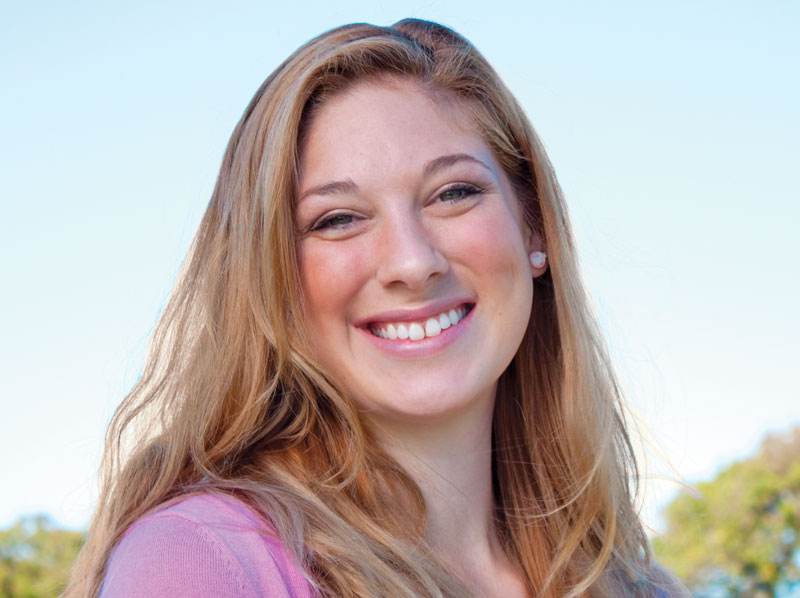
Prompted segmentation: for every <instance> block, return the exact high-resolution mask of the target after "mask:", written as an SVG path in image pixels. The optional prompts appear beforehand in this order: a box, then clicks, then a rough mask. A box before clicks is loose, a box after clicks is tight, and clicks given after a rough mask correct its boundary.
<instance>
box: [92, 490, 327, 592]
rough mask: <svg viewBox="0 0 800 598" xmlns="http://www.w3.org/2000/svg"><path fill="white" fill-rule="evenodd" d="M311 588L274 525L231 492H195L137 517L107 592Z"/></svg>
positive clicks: (113, 562) (115, 555)
mask: <svg viewBox="0 0 800 598" xmlns="http://www.w3.org/2000/svg"><path fill="white" fill-rule="evenodd" d="M311 595H312V593H311V588H310V585H309V584H308V582H307V581H306V579H305V578H304V576H303V574H302V572H301V571H300V569H299V567H298V566H297V564H296V563H295V562H294V560H293V559H292V558H291V557H290V555H289V554H288V553H287V552H286V551H285V550H284V548H283V545H282V544H281V542H280V541H279V540H278V539H277V537H276V536H275V535H274V530H273V529H272V528H271V526H270V525H269V524H268V523H267V522H266V521H265V520H264V519H263V518H262V517H260V516H259V515H257V514H256V513H255V512H254V511H253V510H252V509H251V508H250V507H248V506H247V505H245V504H244V503H243V502H241V501H239V500H237V499H235V498H233V497H229V496H220V495H212V494H196V495H192V496H189V497H187V498H183V499H180V500H177V501H172V502H170V503H168V504H167V505H165V506H164V507H163V508H160V509H158V510H156V511H154V512H151V513H149V514H147V515H145V516H144V517H142V518H141V519H139V520H138V521H137V522H136V523H134V524H133V525H132V526H131V527H130V528H128V530H127V531H126V532H125V534H124V535H123V537H122V539H121V540H120V542H119V544H118V545H117V547H116V548H115V549H114V551H113V552H112V554H111V557H110V559H109V563H108V567H107V568H106V575H105V579H104V581H103V587H102V590H101V596H102V597H103V598H127V597H129V596H153V597H159V596H169V597H171V598H173V597H174V598H193V597H195V596H197V597H199V596H231V597H233V596H237V597H238V596H246V597H249V596H253V597H256V596H259V597H261V596H264V597H266V598H300V597H302V598H306V597H310V596H311Z"/></svg>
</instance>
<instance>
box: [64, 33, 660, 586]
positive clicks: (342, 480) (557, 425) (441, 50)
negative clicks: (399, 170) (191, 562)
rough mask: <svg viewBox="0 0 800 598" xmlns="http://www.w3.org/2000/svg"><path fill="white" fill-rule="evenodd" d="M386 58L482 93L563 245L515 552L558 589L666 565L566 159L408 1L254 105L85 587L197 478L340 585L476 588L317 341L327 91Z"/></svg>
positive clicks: (520, 456)
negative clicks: (312, 246) (403, 13)
mask: <svg viewBox="0 0 800 598" xmlns="http://www.w3.org/2000/svg"><path fill="white" fill-rule="evenodd" d="M381 77H396V78H404V79H410V80H414V81H415V82H416V83H417V84H418V85H420V86H421V88H422V89H423V90H425V91H427V92H429V93H431V94H436V95H437V96H438V97H441V98H442V101H455V102H458V103H459V104H460V105H461V106H463V107H464V108H466V109H467V110H468V112H469V114H470V116H471V117H472V118H474V122H475V126H476V127H477V130H478V131H479V132H480V134H481V136H482V137H483V139H484V140H485V141H486V143H487V144H488V146H489V147H490V149H491V150H492V152H493V154H494V156H495V157H496V159H497V160H498V162H499V164H500V165H501V167H502V168H503V170H504V171H505V173H506V174H507V176H508V177H509V179H510V180H511V182H512V184H513V187H514V189H515V192H516V195H517V197H518V199H519V201H520V204H521V206H522V210H523V212H524V214H525V218H526V220H527V223H528V225H529V226H531V227H532V228H533V229H534V230H535V231H536V232H537V233H538V234H539V236H540V237H541V238H542V240H543V242H544V244H545V246H546V250H547V254H548V258H549V264H550V269H549V272H548V273H546V274H545V275H544V276H542V277H540V278H538V279H536V280H535V282H534V284H535V286H536V289H535V293H534V301H533V307H532V315H531V318H530V323H529V326H528V329H527V332H526V334H525V337H524V339H523V341H522V344H521V346H520V348H519V350H518V352H517V354H516V356H515V358H514V360H513V361H512V363H511V365H510V366H509V367H508V369H507V370H506V371H505V372H504V373H503V374H502V376H501V378H500V380H499V383H498V389H497V395H496V407H495V415H494V424H493V425H494V428H493V464H492V467H493V479H494V486H495V487H494V497H495V505H496V519H497V528H498V530H499V533H500V537H501V538H500V539H501V541H502V545H503V548H504V550H505V551H506V554H507V555H508V558H509V559H510V560H511V561H512V562H513V563H515V565H516V566H517V567H518V569H519V571H520V572H521V573H522V575H523V577H524V580H525V584H526V586H527V589H528V592H529V594H530V595H536V596H540V597H542V598H564V597H567V598H570V597H576V596H580V595H589V596H593V597H610V596H612V595H617V596H618V595H621V593H620V587H623V586H625V587H634V586H636V584H635V583H628V581H629V580H636V579H637V578H638V579H639V580H640V581H641V580H642V579H646V578H647V576H648V571H649V570H650V564H649V552H648V547H647V542H646V539H645V536H644V534H643V531H642V527H641V524H640V522H639V520H638V517H637V515H636V512H635V511H634V508H633V506H632V496H633V494H634V492H635V484H636V479H637V473H636V466H635V461H634V455H633V451H632V448H631V443H630V441H629V438H628V435H627V432H626V425H625V421H624V417H623V413H624V411H623V406H622V403H621V401H620V397H619V392H618V389H617V385H616V383H615V380H614V376H613V372H612V369H611V366H610V364H609V359H608V356H607V352H606V349H605V348H604V344H603V341H602V338H601V335H600V334H599V332H598V329H597V326H596V323H595V320H594V317H593V315H592V312H591V310H590V308H589V304H588V301H587V298H586V295H585V292H584V289H583V286H582V283H581V279H580V275H579V268H578V263H577V256H576V251H575V246H574V243H573V238H572V234H571V231H570V225H569V221H568V216H567V212H566V206H565V204H564V201H563V199H562V195H561V192H560V190H559V187H558V184H557V182H556V179H555V175H554V173H553V170H552V167H551V165H550V163H549V161H548V158H547V156H546V154H545V152H544V149H543V147H542V145H541V143H540V141H539V139H538V138H537V136H536V134H535V133H534V131H533V129H532V127H531V126H530V124H529V122H528V120H527V118H526V116H525V114H524V112H523V110H522V109H521V107H520V106H519V105H518V103H517V102H516V100H515V99H514V97H513V96H512V95H511V93H510V92H509V91H508V90H507V89H506V87H505V85H504V84H503V82H502V81H501V80H500V78H499V76H498V75H497V74H496V73H495V71H494V70H493V69H492V68H491V66H490V65H489V64H488V63H487V62H486V60H485V59H484V58H483V57H482V56H481V55H480V54H479V53H478V51H477V50H476V49H475V48H474V47H472V45H471V44H470V43H469V42H468V41H467V40H465V39H464V38H463V37H461V36H459V35H458V34H457V33H455V32H453V31H452V30H450V29H447V28H446V27H443V26H441V25H437V24H434V23H430V22H425V21H418V20H411V19H409V20H404V21H401V22H399V23H397V24H395V25H394V26H392V27H388V28H384V27H375V26H372V25H364V24H358V25H348V26H345V27H341V28H338V29H334V30H332V31H329V32H327V33H324V34H322V35H321V36H319V37H317V38H315V39H313V40H311V41H309V42H308V43H307V44H305V45H304V46H303V47H301V48H300V49H298V50H297V51H296V52H295V53H294V54H293V55H292V56H290V57H289V58H288V59H287V60H286V61H285V62H284V63H283V64H282V65H281V66H279V67H278V68H277V69H276V70H275V72H273V73H272V74H271V75H270V76H269V78H268V79H267V80H266V81H265V82H264V84H263V85H262V86H261V88H260V89H259V90H258V92H257V93H256V95H255V97H254V98H253V100H252V101H251V103H250V105H249V106H248V107H247V109H246V110H245V112H244V115H243V116H242V119H241V120H240V122H239V123H238V125H237V126H236V129H235V131H234V132H233V135H232V137H231V140H230V143H229V145H228V148H227V150H226V153H225V156H224V158H223V162H222V167H221V170H220V173H219V177H218V179H217V183H216V186H215V189H214V192H213V196H212V198H211V201H210V203H209V206H208V208H207V210H206V213H205V215H204V217H203V219H202V222H201V224H200V228H199V231H198V232H197V235H196V237H195V239H194V242H193V245H192V248H191V251H190V253H189V256H188V257H187V259H186V261H185V263H184V266H183V268H182V270H181V272H180V274H179V278H178V282H177V283H176V286H175V289H174V291H173V293H172V296H171V298H170V300H169V302H168V304H167V306H166V307H165V309H164V311H163V313H162V315H161V318H160V320H159V323H158V325H157V327H156V330H155V332H154V335H153V338H152V340H151V345H150V348H149V354H148V358H147V361H146V364H145V367H144V370H143V373H142V375H141V378H140V380H139V381H138V383H137V384H136V386H135V387H134V388H133V390H132V391H131V392H130V394H129V395H128V396H127V397H126V398H125V400H124V401H123V402H122V404H121V405H120V407H119V408H118V410H117V412H116V413H115V415H114V418H113V420H112V421H111V424H110V426H109V429H108V433H107V437H106V448H105V453H104V457H103V462H102V468H101V492H100V496H99V501H98V504H97V508H96V511H95V514H94V517H93V519H92V523H91V526H90V529H89V535H88V540H87V542H86V544H85V546H84V548H83V550H82V552H81V554H80V556H79V558H78V560H77V562H76V564H75V567H74V570H73V574H72V580H71V582H70V584H69V586H68V588H67V590H66V596H69V597H73V596H95V595H96V594H97V593H98V591H99V589H100V586H101V584H102V579H103V575H104V571H105V567H106V564H107V561H108V557H109V554H110V552H111V550H112V549H113V548H114V546H115V544H116V543H117V542H118V541H119V539H120V538H121V536H122V534H123V533H124V532H125V530H126V529H127V528H128V527H129V526H130V525H131V524H132V523H133V522H134V521H136V520H137V519H138V518H139V517H141V516H142V515H143V514H144V513H146V512H148V511H150V510H152V509H154V508H156V507H157V506H159V505H161V504H162V503H164V502H165V501H168V500H170V499H174V498H176V497H179V496H181V495H185V494H187V493H191V492H196V491H207V492H228V493H234V494H236V495H237V496H238V497H240V498H241V499H242V500H245V501H246V502H248V503H249V504H251V505H252V506H254V507H255V508H256V509H258V510H259V511H260V512H262V513H263V514H264V515H265V517H266V518H267V519H268V520H269V522H270V523H271V524H272V526H274V531H275V533H277V534H278V536H279V537H280V539H281V540H282V542H283V543H284V545H285V546H286V547H287V549H288V550H290V551H291V552H292V553H293V554H294V555H295V556H296V558H297V559H298V562H299V563H300V564H301V566H302V567H303V569H304V571H305V572H306V574H307V576H308V578H309V580H310V581H311V583H312V584H314V585H315V586H316V587H317V589H318V590H319V591H320V592H321V593H322V594H323V595H326V596H345V597H351V596H352V597H366V596H394V597H404V596H407V597H409V598H410V597H412V596H414V597H416V596H465V595H469V590H468V589H467V588H465V587H464V586H463V585H462V583H461V582H460V581H459V580H458V579H457V578H456V577H455V576H454V575H453V574H451V573H450V572H448V571H447V569H446V567H444V566H443V565H442V564H441V563H440V562H438V561H437V559H436V556H435V555H434V554H432V552H431V551H430V550H429V548H428V547H427V546H426V544H425V542H424V540H423V532H424V529H425V517H426V513H425V504H424V500H423V498H422V495H421V492H420V490H419V488H418V487H417V486H416V485H415V484H414V482H413V481H412V480H411V478H410V476H409V475H408V474H407V473H406V472H405V471H404V470H403V469H402V468H401V467H400V466H399V465H398V464H397V463H396V462H395V461H393V460H392V459H391V458H390V457H389V456H388V455H387V454H386V453H385V452H384V451H383V450H381V448H380V446H379V445H378V443H377V442H376V440H375V438H374V437H373V435H372V434H371V432H370V429H369V427H368V426H367V425H365V423H364V422H362V421H361V419H360V417H359V416H358V414H357V410H356V408H355V407H354V405H353V403H352V401H351V400H350V399H349V398H348V397H347V395H346V393H345V392H344V391H343V390H342V389H341V388H337V386H336V384H335V383H334V382H333V381H332V380H331V379H330V378H329V377H328V376H327V375H326V372H325V371H324V369H323V368H322V367H320V365H319V364H318V363H317V362H316V361H315V359H314V355H313V353H312V352H311V351H310V350H309V348H308V342H307V341H306V339H307V338H308V335H307V333H306V331H305V330H304V318H303V296H302V292H301V287H300V282H299V275H298V263H297V255H296V252H297V238H296V234H295V218H294V208H295V202H296V197H297V170H298V168H297V164H298V153H299V149H298V148H299V146H300V143H301V139H302V135H303V131H304V128H305V127H307V124H308V122H309V119H311V118H312V117H313V115H314V113H315V110H316V108H317V107H319V106H320V105H321V104H322V103H323V102H325V101H326V100H327V99H328V98H330V97H332V96H333V95H335V94H338V93H341V92H343V91H344V90H346V89H347V88H348V86H350V85H352V84H353V83H354V82H357V81H362V80H366V79H371V78H381ZM398 500H400V501H403V503H404V509H403V512H402V519H401V517H400V515H399V514H398V509H397V504H398ZM409 521H411V522H413V525H409ZM620 580H624V581H622V582H621V581H620ZM641 585H642V584H641V583H639V586H641ZM639 586H637V587H639ZM640 595H647V594H646V593H640Z"/></svg>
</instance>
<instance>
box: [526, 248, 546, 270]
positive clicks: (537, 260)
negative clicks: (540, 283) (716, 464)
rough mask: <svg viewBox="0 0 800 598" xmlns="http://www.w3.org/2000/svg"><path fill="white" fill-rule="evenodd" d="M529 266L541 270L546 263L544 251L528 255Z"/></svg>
mask: <svg viewBox="0 0 800 598" xmlns="http://www.w3.org/2000/svg"><path fill="white" fill-rule="evenodd" d="M529 257H530V260H531V266H533V267H534V268H541V267H543V266H544V265H545V263H546V262H547V254H546V253H545V252H544V251H533V252H531V254H530V256H529Z"/></svg>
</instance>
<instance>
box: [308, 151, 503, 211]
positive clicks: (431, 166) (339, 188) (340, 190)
mask: <svg viewBox="0 0 800 598" xmlns="http://www.w3.org/2000/svg"><path fill="white" fill-rule="evenodd" d="M463 161H469V162H475V163H476V164H480V165H481V166H483V167H484V168H485V169H486V170H488V171H490V172H493V171H492V169H491V168H489V166H488V165H487V164H486V163H485V162H483V161H482V160H478V158H476V157H475V156H471V155H469V154H447V155H444V156H439V157H438V158H434V159H433V160H431V161H430V162H427V163H426V164H425V166H424V167H423V169H422V174H423V176H426V177H427V176H431V175H432V174H435V173H437V172H439V171H440V170H444V169H445V168H448V167H450V166H452V165H453V164H457V163H458V162H463ZM347 193H351V194H355V193H358V185H356V184H355V183H354V182H353V180H352V179H349V178H348V179H344V180H342V181H331V182H328V183H324V184H322V185H317V186H316V187H311V188H310V189H307V190H306V191H304V192H303V193H302V194H301V195H300V198H299V199H298V200H297V202H298V203H300V202H301V201H303V200H304V199H305V198H306V197H308V196H310V195H338V194H347Z"/></svg>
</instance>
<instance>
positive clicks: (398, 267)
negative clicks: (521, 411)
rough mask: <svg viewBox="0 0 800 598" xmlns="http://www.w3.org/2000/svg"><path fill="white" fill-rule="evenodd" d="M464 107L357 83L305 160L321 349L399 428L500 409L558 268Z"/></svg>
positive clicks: (315, 124) (302, 215)
mask: <svg viewBox="0 0 800 598" xmlns="http://www.w3.org/2000/svg"><path fill="white" fill-rule="evenodd" d="M457 108H458V107H457V106H456V107H454V106H449V107H447V108H446V107H445V106H442V105H437V104H436V103H435V102H434V101H433V100H432V99H431V97H430V96H429V95H427V94H425V93H423V92H422V91H420V90H419V89H418V88H417V87H416V86H415V85H414V84H413V83H411V82H406V81H399V80H398V81H393V82H391V83H377V82H372V83H360V84H356V85H355V86H354V87H352V88H350V89H349V90H348V91H346V92H345V93H343V94H341V95H339V96H336V97H334V98H333V99H331V100H329V101H328V102H327V103H325V104H323V105H322V106H321V108H320V109H319V110H318V112H317V113H316V115H315V117H314V118H313V120H312V122H311V124H310V127H309V129H308V132H307V133H308V134H307V137H306V140H305V143H304V145H303V148H302V153H301V159H300V179H299V190H300V195H299V201H298V205H297V216H296V219H297V226H298V228H299V230H300V231H301V232H300V241H299V258H300V269H301V280H302V288H303V292H304V296H305V300H306V308H307V318H308V323H309V329H310V331H311V335H312V339H311V340H312V347H313V350H314V351H315V355H316V357H317V359H318V360H319V361H320V363H321V364H322V366H323V367H325V368H326V370H327V371H328V373H329V374H330V375H331V376H332V377H333V379H334V381H336V382H337V383H338V384H339V385H341V386H342V387H343V388H344V389H345V390H346V391H347V392H349V393H350V394H351V395H352V396H353V398H354V399H355V400H356V401H357V402H358V404H359V406H360V407H361V408H362V409H363V410H365V411H367V412H369V414H370V415H371V416H372V417H374V418H377V419H380V420H383V421H392V420H398V421H405V422H409V421H420V418H426V419H431V418H442V417H450V416H455V415H457V414H459V413H463V412H465V410H469V409H474V408H481V409H484V410H485V409H487V408H488V409H491V405H492V402H493V400H494V389H495V386H496V383H497V379H498V378H499V376H500V374H501V373H502V372H503V370H504V369H505V368H506V367H507V366H508V364H509V363H510V362H511V359H512V358H513V356H514V354H515V353H516V351H517V348H518V347H519V344H520V342H521V340H522V337H523V334H524V333H525V329H526V326H527V324H528V319H529V317H530V312H531V300H532V295H533V283H532V276H536V275H538V274H541V272H542V271H543V269H541V270H533V271H532V269H531V266H530V263H529V260H528V253H529V252H530V251H532V250H535V249H539V240H538V238H537V237H536V236H535V235H532V234H530V233H529V232H528V231H527V229H526V227H525V226H524V225H523V224H522V219H521V214H520V209H519V206H518V204H517V200H516V197H515V195H514V193H513V191H512V188H511V185H510V184H509V181H508V180H507V178H506V176H505V174H504V173H503V171H502V170H501V169H500V168H499V167H498V165H497V163H496V162H495V160H494V158H493V157H492V154H491V152H490V150H489V148H488V147H487V146H486V144H485V143H484V141H483V139H482V138H481V137H480V136H479V135H478V134H477V132H476V131H474V130H473V129H472V128H471V126H470V123H469V122H467V121H466V119H465V118H464V115H463V114H461V110H459V109H457Z"/></svg>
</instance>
